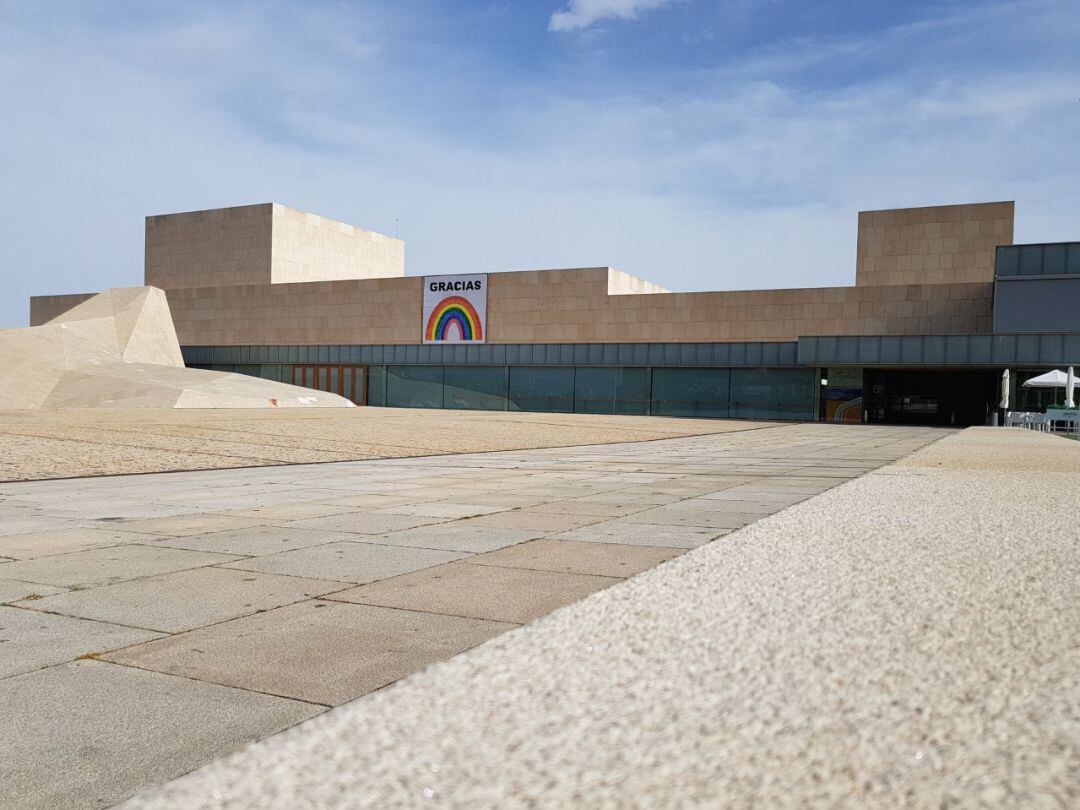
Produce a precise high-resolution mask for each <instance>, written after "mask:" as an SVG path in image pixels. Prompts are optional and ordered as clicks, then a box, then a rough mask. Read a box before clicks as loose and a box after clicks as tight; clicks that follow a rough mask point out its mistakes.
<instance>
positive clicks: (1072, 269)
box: [1065, 242, 1080, 276]
mask: <svg viewBox="0 0 1080 810" xmlns="http://www.w3.org/2000/svg"><path fill="white" fill-rule="evenodd" d="M1065 272H1066V273H1068V274H1069V275H1072V276H1080V242H1073V243H1072V244H1070V245H1069V247H1068V249H1067V250H1066V256H1065Z"/></svg>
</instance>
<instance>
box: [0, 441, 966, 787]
mask: <svg viewBox="0 0 1080 810" xmlns="http://www.w3.org/2000/svg"><path fill="white" fill-rule="evenodd" d="M947 433H948V432H947V431H941V430H926V429H914V428H888V427H858V426H856V427H846V426H829V425H803V426H795V425H783V426H774V427H765V428H760V429H752V430H741V431H736V432H729V433H726V434H714V435H707V436H696V437H691V438H679V439H668V440H661V441H649V442H631V443H621V444H608V445H600V446H588V447H574V448H555V449H541V450H528V451H514V452H499V453H482V454H473V455H467V454H463V455H444V456H438V457H426V458H403V459H386V460H373V461H360V462H346V463H337V464H318V465H304V466H289V467H265V468H259V469H242V470H211V471H203V472H186V473H172V474H156V475H137V476H120V477H110V478H96V479H78V480H66V481H38V482H23V483H9V484H4V485H0V496H2V498H3V501H2V504H0V560H3V561H2V562H0V601H2V602H4V603H6V604H5V606H3V607H0V639H2V640H3V643H2V644H0V696H2V697H0V723H2V725H3V727H4V728H5V729H7V730H8V733H7V734H6V739H7V743H6V745H5V747H4V750H3V754H2V758H3V761H2V763H0V765H2V767H0V771H2V772H3V774H4V775H3V781H2V786H0V805H3V806H10V807H20V808H21V807H26V808H33V807H43V808H44V807H48V808H67V807H72V808H78V807H101V806H108V805H109V804H112V803H115V802H117V801H120V800H122V799H123V798H124V797H126V796H128V795H130V794H131V793H133V792H135V791H137V790H139V789H141V788H145V787H147V786H150V785H153V784H156V783H160V782H163V781H165V780H168V779H170V778H173V777H176V776H179V775H181V774H183V773H185V772H187V771H189V770H191V769H193V768H196V767H198V766H199V765H202V764H204V763H206V762H208V761H210V760H213V759H215V758H217V757H220V756H222V755H225V754H228V753H230V752H232V751H235V750H236V749H238V748H240V747H241V746H243V745H244V744H245V743H247V742H249V741H252V740H256V739H260V738H263V737H267V736H268V735H271V734H274V733H275V732H277V731H280V730H282V729H285V728H287V727H289V726H292V725H295V724H297V723H300V722H302V721H304V720H307V719H309V718H311V717H314V716H315V715H318V714H320V713H322V712H324V711H326V710H327V709H328V708H329V707H333V706H338V705H340V704H343V703H346V702H348V701H351V700H354V699H356V698H359V697H361V696H363V695H365V694H368V693H371V692H374V691H376V690H380V689H382V688H383V687H385V686H387V685H388V684H391V683H393V682H395V681H397V680H399V679H401V678H403V677H406V676H408V675H410V674H412V673H415V672H417V671H419V670H422V669H424V668H425V667H428V666H429V665H431V664H434V663H436V662H439V661H443V660H445V659H448V658H451V657H453V656H455V655H457V654H459V653H462V652H463V651H465V650H468V649H470V648H473V647H476V646H477V645H480V644H483V643H484V642H486V641H488V640H489V639H492V638H495V637H497V636H500V635H502V634H504V633H506V632H507V631H510V630H513V629H515V628H517V627H519V626H521V625H524V624H526V623H529V622H532V621H534V620H536V619H538V618H540V617H543V616H545V615H546V614H548V613H550V612H552V611H554V610H556V609H558V608H560V607H562V606H564V605H568V604H570V603H574V602H577V601H579V600H582V599H583V598H585V597H587V596H588V595H589V594H592V593H594V592H597V591H602V590H605V589H607V588H610V587H611V586H613V585H617V584H619V583H621V582H623V581H625V580H626V579H627V578H629V577H633V576H634V575H636V574H638V573H640V572H642V571H646V570H648V569H651V568H653V567H655V566H657V565H659V564H661V563H664V562H665V561H667V560H670V559H672V558H674V557H677V556H679V555H682V554H684V553H685V552H687V551H688V550H690V549H694V548H698V547H700V546H704V545H706V544H710V543H711V541H714V540H716V539H717V538H724V537H725V536H726V535H728V534H730V533H731V532H733V531H735V530H737V529H739V528H740V527H742V526H745V525H747V524H750V523H753V522H754V521H757V520H759V519H760V518H763V517H765V516H767V515H770V514H772V513H775V512H777V511H779V510H783V509H785V508H786V507H789V506H791V505H793V504H797V503H799V502H801V501H804V500H806V499H808V498H812V497H813V496H815V495H817V494H818V493H820V492H823V491H825V490H828V489H830V488H832V487H835V486H836V485H838V484H841V483H843V482H845V481H848V480H850V479H852V478H855V477H857V476H860V475H862V474H864V473H866V472H867V471H870V470H874V469H876V468H878V467H880V466H881V465H883V464H887V463H889V462H892V461H895V460H896V459H899V458H902V457H904V456H906V455H908V454H909V453H911V452H912V451H914V450H916V449H918V448H919V447H922V446H924V445H926V444H928V443H930V442H932V441H934V440H936V439H939V438H941V437H942V436H945V435H947ZM713 545H720V546H722V545H723V544H722V543H721V544H713Z"/></svg>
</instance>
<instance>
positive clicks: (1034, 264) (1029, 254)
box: [1020, 245, 1042, 276]
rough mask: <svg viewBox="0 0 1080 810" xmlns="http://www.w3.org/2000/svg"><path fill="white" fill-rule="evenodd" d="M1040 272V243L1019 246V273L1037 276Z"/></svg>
mask: <svg viewBox="0 0 1080 810" xmlns="http://www.w3.org/2000/svg"><path fill="white" fill-rule="evenodd" d="M1041 272H1042V245H1022V246H1021V247H1020V275H1022V276H1037V275H1039V273H1041Z"/></svg>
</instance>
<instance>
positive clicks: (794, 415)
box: [189, 363, 819, 420]
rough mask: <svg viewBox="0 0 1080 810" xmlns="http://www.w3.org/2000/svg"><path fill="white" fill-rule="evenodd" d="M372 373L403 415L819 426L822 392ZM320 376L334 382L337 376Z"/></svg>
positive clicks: (779, 375)
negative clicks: (694, 419)
mask: <svg viewBox="0 0 1080 810" xmlns="http://www.w3.org/2000/svg"><path fill="white" fill-rule="evenodd" d="M189 365H191V366H192V367H195V368H199V367H202V368H213V369H215V370H218V371H235V372H238V373H243V374H250V375H252V376H263V372H264V371H266V372H267V373H272V374H276V375H281V374H282V373H285V374H286V379H291V376H289V374H290V373H291V369H292V368H293V367H292V366H290V365H280V366H276V365H272V367H268V366H267V365H266V364H245V363H235V364H233V363H214V364H200V363H189ZM307 368H308V369H309V370H310V367H307ZM366 369H367V402H366V404H368V405H375V406H388V407H400V408H460V409H465V410H497V411H501V410H511V411H549V412H559V413H597V414H604V413H607V414H654V415H657V416H699V417H720V418H729V417H730V418H738V419H784V420H812V419H814V418H815V414H816V408H817V399H818V390H817V389H818V385H819V383H818V373H817V371H816V370H815V369H795V368H791V369H777V368H665V367H659V368H653V367H632V366H631V367H623V366H616V367H606V366H464V365H463V366H450V365H448V366H434V365H406V364H401V365H370V366H366ZM283 370H284V371H283ZM318 370H319V371H320V372H322V373H326V374H332V373H333V372H334V371H335V368H334V367H333V366H329V367H319V368H318ZM271 379H278V377H271ZM305 382H306V381H305ZM312 382H314V381H312Z"/></svg>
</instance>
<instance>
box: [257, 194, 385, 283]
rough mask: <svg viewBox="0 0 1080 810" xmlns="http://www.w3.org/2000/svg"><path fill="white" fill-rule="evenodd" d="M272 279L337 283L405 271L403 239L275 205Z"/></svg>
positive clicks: (274, 281) (280, 281)
mask: <svg viewBox="0 0 1080 810" xmlns="http://www.w3.org/2000/svg"><path fill="white" fill-rule="evenodd" d="M272 246H273V247H272V253H271V256H272V258H271V270H270V281H271V283H273V284H283V283H290V282H297V281H337V280H340V279H358V278H388V277H390V278H392V277H395V276H403V275H405V243H404V242H403V241H401V240H400V239H395V238H393V237H391V236H383V235H382V234H381V233H375V232H374V231H365V230H364V229H363V228H357V227H356V226H355V225H348V224H346V223H344V222H337V221H336V220H332V219H327V218H325V217H320V216H319V215H318V214H307V213H305V212H303V211H297V210H296V209H294V208H286V207H285V206H283V205H274V206H273V236H272Z"/></svg>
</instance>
